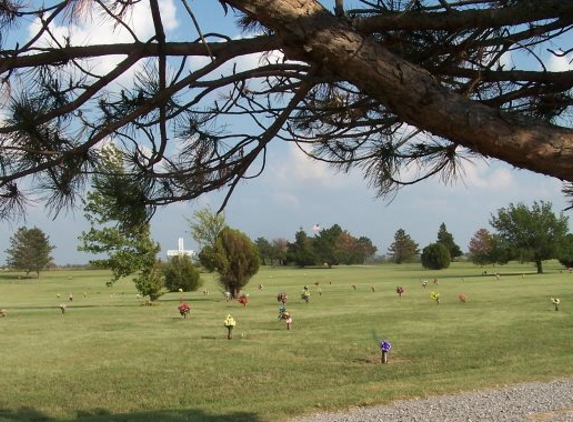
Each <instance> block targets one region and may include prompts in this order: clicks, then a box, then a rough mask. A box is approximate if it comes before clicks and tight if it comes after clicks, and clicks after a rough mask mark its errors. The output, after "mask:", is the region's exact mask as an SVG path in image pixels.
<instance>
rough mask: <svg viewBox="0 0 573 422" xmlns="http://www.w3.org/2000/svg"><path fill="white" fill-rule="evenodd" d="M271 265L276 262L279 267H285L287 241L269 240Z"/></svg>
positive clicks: (281, 239) (279, 239)
mask: <svg viewBox="0 0 573 422" xmlns="http://www.w3.org/2000/svg"><path fill="white" fill-rule="evenodd" d="M271 248H272V250H271V265H274V262H275V261H277V262H278V263H279V265H285V263H286V260H287V251H288V240H286V239H284V238H280V237H279V238H277V239H273V240H271Z"/></svg>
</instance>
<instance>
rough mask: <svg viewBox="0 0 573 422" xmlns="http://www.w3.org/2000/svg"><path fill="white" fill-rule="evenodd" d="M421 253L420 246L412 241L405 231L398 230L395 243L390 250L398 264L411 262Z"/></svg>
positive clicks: (392, 257)
mask: <svg viewBox="0 0 573 422" xmlns="http://www.w3.org/2000/svg"><path fill="white" fill-rule="evenodd" d="M419 253H420V249H419V248H418V244H417V243H416V242H414V241H413V240H412V238H411V237H410V235H409V234H408V233H406V231H405V230H404V229H398V230H397V231H396V233H394V242H392V244H391V245H390V247H389V248H388V254H389V255H390V257H391V259H392V261H394V262H395V263H396V264H402V263H403V262H409V261H411V260H412V259H413V258H414V257H415V256H416V255H418V254H419Z"/></svg>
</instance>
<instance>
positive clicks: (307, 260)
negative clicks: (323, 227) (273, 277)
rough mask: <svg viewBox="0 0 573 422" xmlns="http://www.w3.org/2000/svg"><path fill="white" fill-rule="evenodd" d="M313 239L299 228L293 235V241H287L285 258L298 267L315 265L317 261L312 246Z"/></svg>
mask: <svg viewBox="0 0 573 422" xmlns="http://www.w3.org/2000/svg"><path fill="white" fill-rule="evenodd" d="M312 242H313V240H312V239H311V238H310V237H308V235H307V234H306V232H305V231H304V230H303V229H302V228H300V229H299V231H298V232H296V233H295V235H294V242H292V243H291V242H289V244H288V249H287V260H288V261H289V262H292V263H294V264H295V265H297V266H299V267H306V266H309V265H316V264H318V263H319V260H318V259H317V257H316V255H315V254H314V250H313V248H312Z"/></svg>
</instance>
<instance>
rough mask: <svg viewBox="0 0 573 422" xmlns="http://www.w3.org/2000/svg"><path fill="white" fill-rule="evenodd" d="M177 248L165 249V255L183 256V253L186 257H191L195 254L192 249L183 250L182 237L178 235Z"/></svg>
mask: <svg viewBox="0 0 573 422" xmlns="http://www.w3.org/2000/svg"><path fill="white" fill-rule="evenodd" d="M177 246H178V248H177V250H173V249H171V250H169V251H167V256H183V255H187V256H188V257H191V258H193V255H195V252H193V251H192V250H185V246H184V245H183V238H182V237H180V238H179V242H178V245H177Z"/></svg>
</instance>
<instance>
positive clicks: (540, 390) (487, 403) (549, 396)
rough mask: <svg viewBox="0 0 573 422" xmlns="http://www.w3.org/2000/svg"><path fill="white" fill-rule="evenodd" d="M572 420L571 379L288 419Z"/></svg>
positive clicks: (310, 421) (351, 421) (303, 421)
mask: <svg viewBox="0 0 573 422" xmlns="http://www.w3.org/2000/svg"><path fill="white" fill-rule="evenodd" d="M370 421H375V422H485V421H487V422H573V379H565V380H556V381H552V382H548V383H542V382H531V383H524V384H516V385H512V386H510V387H506V388H502V389H499V390H484V391H473V392H469V393H462V394H454V395H447V396H435V397H430V398H427V399H419V400H401V401H396V402H394V403H392V404H390V405H385V406H375V407H357V408H353V409H351V410H348V411H345V412H340V413H317V414H312V415H307V416H304V417H298V418H295V419H293V420H292V422H370Z"/></svg>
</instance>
